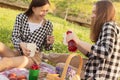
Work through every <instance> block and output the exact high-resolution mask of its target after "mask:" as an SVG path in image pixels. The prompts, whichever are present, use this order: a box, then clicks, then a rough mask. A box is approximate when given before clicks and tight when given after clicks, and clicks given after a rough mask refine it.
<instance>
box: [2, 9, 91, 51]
mask: <svg viewBox="0 0 120 80" xmlns="http://www.w3.org/2000/svg"><path fill="white" fill-rule="evenodd" d="M19 13H21V11H17V10H11V9H5V8H0V41H1V42H4V43H5V44H6V45H7V46H9V47H11V48H13V45H12V43H11V33H12V29H13V25H14V22H15V18H16V15H17V14H19ZM46 18H47V19H49V20H51V21H52V22H53V25H54V31H53V35H54V36H55V43H54V48H53V50H52V51H51V52H57V53H68V50H67V46H65V45H64V44H63V34H64V33H65V32H66V31H67V30H69V29H71V30H73V31H74V32H75V33H76V34H77V35H78V36H79V37H80V39H82V40H84V41H87V42H90V43H91V41H90V39H89V32H90V31H89V28H85V27H82V26H78V25H75V24H72V23H69V22H67V21H65V20H63V19H61V18H58V17H56V16H53V15H51V14H48V15H47V16H46ZM78 53H80V52H78Z"/></svg>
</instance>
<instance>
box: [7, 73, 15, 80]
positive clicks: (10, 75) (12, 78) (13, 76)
mask: <svg viewBox="0 0 120 80" xmlns="http://www.w3.org/2000/svg"><path fill="white" fill-rule="evenodd" d="M8 78H9V80H17V75H16V74H15V73H10V74H8Z"/></svg>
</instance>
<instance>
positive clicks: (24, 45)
mask: <svg viewBox="0 0 120 80" xmlns="http://www.w3.org/2000/svg"><path fill="white" fill-rule="evenodd" d="M20 47H21V49H22V51H23V54H24V55H25V56H29V55H30V50H29V49H27V43H24V42H21V43H20Z"/></svg>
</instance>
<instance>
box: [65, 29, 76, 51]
mask: <svg viewBox="0 0 120 80" xmlns="http://www.w3.org/2000/svg"><path fill="white" fill-rule="evenodd" d="M70 33H72V31H67V32H66V34H67V35H68V34H70ZM68 50H69V51H70V52H75V51H77V46H76V43H75V41H74V40H70V41H69V42H68Z"/></svg>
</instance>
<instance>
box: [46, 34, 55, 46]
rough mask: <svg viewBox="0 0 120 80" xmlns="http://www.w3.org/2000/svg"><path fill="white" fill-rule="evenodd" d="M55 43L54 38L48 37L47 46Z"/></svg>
mask: <svg viewBox="0 0 120 80" xmlns="http://www.w3.org/2000/svg"><path fill="white" fill-rule="evenodd" d="M53 43H54V36H50V35H47V44H53Z"/></svg>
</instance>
